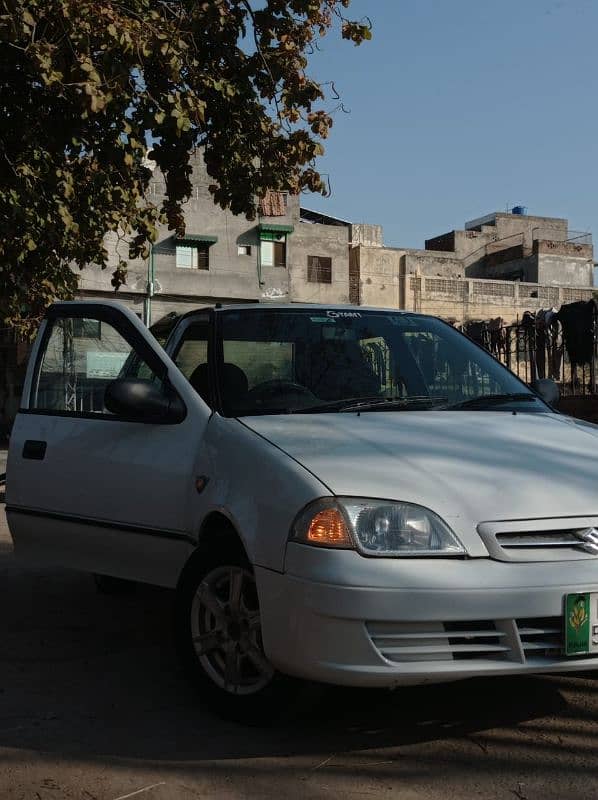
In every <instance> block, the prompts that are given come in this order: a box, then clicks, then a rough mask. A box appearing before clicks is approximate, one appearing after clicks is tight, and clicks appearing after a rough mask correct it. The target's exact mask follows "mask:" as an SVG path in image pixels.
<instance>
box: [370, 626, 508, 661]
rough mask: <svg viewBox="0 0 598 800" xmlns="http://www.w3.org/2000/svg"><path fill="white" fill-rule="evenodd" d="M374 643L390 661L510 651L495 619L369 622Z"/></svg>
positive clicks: (498, 654)
mask: <svg viewBox="0 0 598 800" xmlns="http://www.w3.org/2000/svg"><path fill="white" fill-rule="evenodd" d="M367 627H368V632H369V634H370V636H371V638H372V641H373V643H374V645H375V646H376V647H377V649H378V650H379V651H380V653H381V654H382V655H383V656H384V658H387V659H388V660H389V661H394V662H396V663H405V662H409V661H454V660H478V659H492V660H495V659H497V658H498V659H504V658H506V657H507V656H508V654H509V652H510V647H509V645H508V644H507V642H506V634H505V633H503V632H502V631H499V630H497V629H496V626H495V624H494V622H491V621H487V620H475V621H471V622H469V621H467V622H444V623H442V622H427V623H406V622H403V623H396V622H391V623H387V622H370V623H368V625H367Z"/></svg>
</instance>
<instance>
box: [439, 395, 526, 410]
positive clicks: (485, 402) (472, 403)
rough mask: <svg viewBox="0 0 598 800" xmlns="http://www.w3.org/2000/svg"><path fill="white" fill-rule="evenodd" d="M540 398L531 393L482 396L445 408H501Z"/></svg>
mask: <svg viewBox="0 0 598 800" xmlns="http://www.w3.org/2000/svg"><path fill="white" fill-rule="evenodd" d="M537 399H538V398H537V397H536V395H535V394H531V393H530V392H515V393H511V394H481V395H479V396H478V397H471V398H470V399H469V400H462V401H461V402H460V403H452V404H451V405H450V406H445V408H446V409H448V410H449V411H452V410H454V409H462V408H474V409H476V408H477V409H483V408H491V407H492V406H499V405H501V404H502V403H512V402H520V403H534V402H535V401H536V400H537Z"/></svg>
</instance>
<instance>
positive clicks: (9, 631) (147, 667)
mask: <svg viewBox="0 0 598 800" xmlns="http://www.w3.org/2000/svg"><path fill="white" fill-rule="evenodd" d="M0 514H1V517H0V641H1V642H2V648H1V650H0V798H2V800H13V799H14V800H17V799H18V800H25V798H26V799H27V800H29V798H31V799H32V800H62V798H77V800H116V798H124V797H129V796H132V797H135V798H139V800H167V799H168V800H170V798H181V800H187V798H219V799H220V798H221V799H222V800H229V799H230V800H233V799H235V800H236V798H256V800H257V798H260V799H261V798H276V799H277V800H278V799H279V798H285V800H294V798H317V799H318V800H319V799H320V798H337V797H343V798H345V799H346V800H352V799H353V798H368V797H369V798H374V797H375V798H401V800H423V798H425V799H426V800H447V798H504V799H505V800H512V799H513V798H519V800H536V799H537V800H546V798H559V800H563V799H564V800H577V799H578V798H579V800H581V798H583V800H589V799H590V798H596V797H598V747H597V744H598V723H597V721H596V718H597V714H598V692H597V689H598V681H596V682H595V681H593V680H588V679H581V678H566V679H565V678H530V679H525V680H508V681H505V680H502V681H501V680H483V681H475V682H469V683H462V684H454V685H453V686H446V687H433V688H427V689H411V690H406V691H403V690H401V691H397V692H395V693H393V694H388V693H386V692H383V693H370V692H358V691H348V690H342V691H341V690H335V691H329V692H326V693H324V695H322V696H320V698H319V701H318V703H317V705H316V706H315V707H312V708H311V709H308V710H306V711H305V713H304V714H303V716H302V717H301V718H300V719H298V720H297V721H296V722H294V723H292V724H289V723H287V724H285V725H281V726H279V727H276V728H273V729H267V730H260V729H247V728H242V727H238V726H236V725H233V724H230V723H225V722H222V721H221V720H218V719H215V718H214V717H212V716H210V715H209V714H208V713H207V712H206V711H204V710H202V708H201V706H200V705H199V703H198V700H197V697H196V696H195V694H194V692H193V690H192V689H191V688H190V687H189V686H188V685H187V683H186V681H185V680H184V678H183V677H182V676H181V674H180V672H179V670H178V667H177V664H176V661H175V658H174V655H173V652H172V648H171V642H170V634H169V630H170V628H169V622H170V611H171V600H172V597H171V594H170V593H169V592H166V591H163V590H157V589H150V588H144V589H140V590H139V591H137V593H136V594H134V595H132V596H128V597H125V598H120V599H118V600H117V599H115V598H111V597H106V596H102V595H99V594H96V592H95V590H94V587H93V584H92V581H91V579H90V578H89V577H88V576H86V575H79V574H74V573H68V572H65V571H59V570H52V571H43V570H33V569H30V568H24V567H23V566H20V565H19V564H18V563H17V562H16V560H15V558H14V556H13V555H12V546H11V543H10V538H9V536H8V532H7V530H6V527H5V522H4V515H3V513H1V511H0Z"/></svg>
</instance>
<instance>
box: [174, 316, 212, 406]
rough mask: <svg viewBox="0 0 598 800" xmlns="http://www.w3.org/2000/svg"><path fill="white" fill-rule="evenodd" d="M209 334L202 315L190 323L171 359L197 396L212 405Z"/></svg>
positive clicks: (208, 327) (207, 323)
mask: <svg viewBox="0 0 598 800" xmlns="http://www.w3.org/2000/svg"><path fill="white" fill-rule="evenodd" d="M209 334H210V324H209V318H208V317H207V316H206V317H203V316H202V317H200V318H199V319H198V320H196V321H194V322H193V323H191V324H190V325H189V326H188V327H187V328H186V329H185V331H184V333H183V335H182V337H181V340H180V342H179V343H178V346H177V349H176V351H175V354H174V357H173V361H174V363H175V364H176V365H177V367H178V368H179V369H180V370H181V372H182V373H183V375H184V376H185V377H186V378H187V380H188V381H189V383H190V384H191V386H193V388H194V389H195V391H196V392H197V393H198V394H199V396H200V397H201V398H202V399H203V400H205V402H206V403H207V404H208V405H212V393H211V385H210V370H209V366H208V349H209Z"/></svg>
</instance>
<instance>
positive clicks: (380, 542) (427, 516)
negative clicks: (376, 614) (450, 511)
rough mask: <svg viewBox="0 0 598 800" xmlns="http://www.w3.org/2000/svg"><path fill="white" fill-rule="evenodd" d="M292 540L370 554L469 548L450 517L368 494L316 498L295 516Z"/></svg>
mask: <svg viewBox="0 0 598 800" xmlns="http://www.w3.org/2000/svg"><path fill="white" fill-rule="evenodd" d="M291 539H292V540H294V541H298V542H303V543H304V544H311V545H316V546H317V547H336V548H344V549H357V550H359V552H360V553H362V554H363V555H366V556H386V557H389V556H460V555H465V549H464V547H463V545H462V544H461V542H460V541H459V540H458V539H457V537H456V536H455V534H454V533H453V532H452V530H451V529H450V528H449V527H448V525H447V524H446V522H443V521H442V520H441V519H440V517H439V516H437V515H436V514H434V512H433V511H430V510H429V509H427V508H424V507H423V506H418V505H414V504H413V503H400V502H396V501H392V500H370V499H368V498H364V497H337V498H324V499H322V500H316V502H315V503H311V504H310V505H309V506H307V508H305V509H304V510H303V511H302V512H301V513H300V514H299V516H298V517H297V519H296V520H295V523H294V525H293V528H292V531H291Z"/></svg>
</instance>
